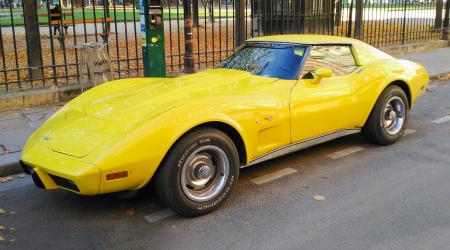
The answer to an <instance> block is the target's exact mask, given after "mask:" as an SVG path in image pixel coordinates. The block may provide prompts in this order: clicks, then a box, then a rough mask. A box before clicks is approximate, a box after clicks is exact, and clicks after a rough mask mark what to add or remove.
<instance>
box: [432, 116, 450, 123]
mask: <svg viewBox="0 0 450 250" xmlns="http://www.w3.org/2000/svg"><path fill="white" fill-rule="evenodd" d="M448 121H450V115H446V116H444V117H441V118H439V119H436V120H434V121H433V123H436V124H441V123H444V122H448Z"/></svg>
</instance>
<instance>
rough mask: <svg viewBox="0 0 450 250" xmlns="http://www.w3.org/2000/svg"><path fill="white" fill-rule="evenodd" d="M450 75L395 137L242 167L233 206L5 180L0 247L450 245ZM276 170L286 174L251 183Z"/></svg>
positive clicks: (355, 140) (356, 139)
mask: <svg viewBox="0 0 450 250" xmlns="http://www.w3.org/2000/svg"><path fill="white" fill-rule="evenodd" d="M449 83H450V81H447V82H440V84H441V85H439V86H436V87H433V88H431V89H430V90H429V91H428V92H427V94H426V96H424V97H423V98H422V99H420V100H419V101H418V103H417V105H416V106H415V108H414V109H413V111H412V113H411V117H410V122H409V126H408V127H409V130H408V133H407V134H406V135H405V136H404V137H403V138H402V139H401V140H400V141H399V142H398V143H396V144H394V145H392V146H386V147H379V146H375V145H372V144H370V143H368V142H366V141H365V140H364V139H363V138H362V137H361V136H360V135H353V136H348V137H346V138H342V139H339V140H336V141H333V142H330V143H326V144H323V145H320V146H317V147H314V148H311V149H308V150H305V151H302V152H299V153H294V154H291V155H289V156H286V157H282V158H279V159H275V160H272V161H270V162H266V163H263V164H259V165H256V166H254V167H252V168H248V169H244V170H242V171H241V179H240V180H239V183H238V185H237V188H236V189H235V190H234V192H233V194H232V195H231V197H230V199H229V200H228V201H227V202H226V203H225V205H224V206H223V207H222V208H221V209H219V210H218V211H216V212H214V213H212V214H209V215H206V216H203V217H199V218H194V219H189V218H183V217H180V216H178V215H173V213H172V212H171V211H170V210H167V209H166V208H164V207H163V205H162V204H161V203H160V202H159V201H158V199H157V198H156V197H155V195H154V193H153V192H152V190H149V191H146V192H143V193H141V194H140V195H139V196H137V197H135V198H132V199H119V198H116V197H112V196H109V195H104V196H97V197H82V196H78V195H76V194H72V193H69V192H65V191H44V190H40V189H37V188H35V187H34V186H33V185H31V183H30V179H29V177H25V178H18V176H15V177H14V179H13V181H11V182H8V183H0V190H2V191H0V193H1V194H2V196H0V208H3V209H4V210H5V213H4V214H0V225H2V226H4V227H5V229H4V230H0V235H1V236H3V237H4V239H5V240H4V241H0V248H2V249H29V248H35V249H75V248H76V249H103V248H110V249H125V248H133V249H449V247H450V181H449V180H450V119H448V118H449V117H448V116H449V113H450V84H449ZM443 117H444V118H443ZM440 118H441V119H440ZM279 171H281V172H279ZM270 173H272V174H273V173H281V174H282V173H284V174H288V175H287V176H284V177H282V178H279V179H275V180H272V181H270V182H266V183H264V184H260V185H257V184H255V183H254V182H252V181H255V180H258V181H256V182H258V183H260V182H261V180H262V182H264V180H265V181H268V180H270V178H266V177H263V178H259V179H256V178H258V177H262V176H265V175H266V174H270ZM315 195H321V196H323V197H324V198H325V200H323V201H317V200H315V199H313V196H315ZM11 212H12V213H11ZM11 228H12V229H11Z"/></svg>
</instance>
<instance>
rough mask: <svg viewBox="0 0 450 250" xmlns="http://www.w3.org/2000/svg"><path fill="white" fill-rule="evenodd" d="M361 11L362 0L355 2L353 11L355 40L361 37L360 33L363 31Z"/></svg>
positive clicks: (362, 7) (362, 6)
mask: <svg viewBox="0 0 450 250" xmlns="http://www.w3.org/2000/svg"><path fill="white" fill-rule="evenodd" d="M363 10H364V0H356V11H355V38H360V37H361V31H362V30H363V14H364V13H363Z"/></svg>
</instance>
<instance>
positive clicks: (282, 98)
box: [22, 35, 428, 195]
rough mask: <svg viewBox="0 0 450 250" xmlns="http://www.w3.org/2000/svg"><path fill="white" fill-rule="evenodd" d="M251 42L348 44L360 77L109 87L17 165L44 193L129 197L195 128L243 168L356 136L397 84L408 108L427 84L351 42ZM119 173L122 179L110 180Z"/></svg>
mask: <svg viewBox="0 0 450 250" xmlns="http://www.w3.org/2000/svg"><path fill="white" fill-rule="evenodd" d="M249 42H283V43H301V44H307V45H308V44H317V43H321V42H323V43H350V44H352V45H353V52H354V53H355V58H356V60H357V63H358V65H359V67H358V68H357V69H356V70H355V71H354V72H352V73H350V74H348V75H346V76H343V77H331V78H324V79H322V80H321V81H320V82H319V83H313V82H312V81H311V80H281V79H277V78H270V77H263V76H256V75H252V74H250V73H247V72H244V71H237V70H230V69H213V70H206V71H203V72H200V73H196V74H191V75H185V76H181V77H177V78H136V79H123V80H116V81H112V82H109V83H105V84H102V85H100V86H97V87H95V88H93V89H90V90H89V91H87V92H85V93H83V94H81V95H80V96H78V97H77V98H75V99H74V100H72V101H71V102H69V103H68V104H66V105H65V106H64V107H63V108H61V109H60V110H59V111H58V112H56V113H55V114H54V115H53V116H52V117H51V118H50V119H49V120H48V121H47V122H45V123H44V124H43V125H42V126H41V127H40V128H39V129H38V130H36V131H35V132H34V133H33V135H32V136H31V137H30V138H29V140H28V142H27V144H26V146H25V147H24V150H23V153H22V161H23V162H24V163H25V164H26V165H28V166H30V167H32V168H33V169H34V171H35V172H36V173H37V175H38V176H39V177H40V179H41V180H42V182H43V184H44V186H45V187H46V188H48V189H51V188H55V187H61V188H66V189H68V190H71V191H74V192H77V193H80V194H86V195H95V194H100V193H110V192H117V191H124V190H136V189H139V188H141V187H143V186H144V185H146V184H147V183H148V182H149V181H150V180H151V178H152V176H153V175H154V174H155V172H156V171H157V169H158V167H159V166H160V165H161V162H162V161H163V160H164V157H165V156H166V155H167V153H168V152H170V149H171V147H172V146H173V145H174V144H175V143H176V142H177V140H179V139H180V138H181V137H182V136H183V135H185V134H186V133H188V132H189V131H190V130H192V129H193V128H196V127H198V126H202V125H205V124H209V125H211V126H219V127H224V126H225V127H226V128H227V129H229V130H233V131H235V133H236V134H237V135H238V136H239V139H240V140H241V141H242V144H243V148H242V149H241V151H243V152H241V156H242V155H243V156H245V158H241V164H242V165H243V166H245V165H248V164H250V163H251V162H252V161H253V160H254V159H257V158H258V157H261V156H264V155H265V154H267V153H269V152H272V151H274V150H276V149H279V148H282V147H285V146H287V145H289V144H292V143H297V142H299V141H303V140H307V139H310V138H313V137H317V136H320V135H324V134H327V133H330V132H333V131H338V130H341V129H348V128H361V127H362V126H364V123H365V121H366V120H367V117H368V116H369V114H370V111H371V110H372V108H373V106H374V104H375V102H376V100H377V98H378V96H379V95H380V94H381V92H382V91H383V90H384V89H385V88H386V86H387V85H389V84H391V83H393V82H395V81H402V82H403V83H405V84H407V86H408V88H409V92H410V93H409V95H410V99H411V104H412V103H414V102H415V100H416V98H417V97H419V96H420V95H422V94H423V93H424V91H425V89H426V85H427V84H428V75H427V73H426V71H425V70H424V69H423V67H421V66H420V65H418V64H416V63H412V62H408V61H402V60H397V59H394V58H393V57H391V56H389V55H387V54H385V53H383V52H381V51H378V50H376V49H374V48H372V47H370V46H369V45H365V44H363V43H361V42H359V41H357V40H354V39H348V38H339V37H332V36H319V35H306V36H305V35H303V36H302V35H287V36H273V37H265V38H264V37H263V38H257V39H251V40H250V41H249ZM371 50H374V51H375V52H376V53H378V55H377V54H376V53H375V52H374V53H375V54H374V53H372V52H373V51H372V52H371ZM358 51H359V52H358ZM358 55H361V56H359V57H358ZM360 61H364V64H362V63H361V62H360ZM121 172H126V177H124V178H119V179H111V180H108V179H107V176H109V175H111V174H117V173H121ZM50 175H52V176H57V177H61V178H64V179H67V180H68V181H69V182H70V183H74V184H75V185H76V186H77V187H78V189H79V190H73V189H71V188H67V187H65V186H64V185H63V184H57V183H55V181H53V180H54V179H52V178H50V177H49V176H50Z"/></svg>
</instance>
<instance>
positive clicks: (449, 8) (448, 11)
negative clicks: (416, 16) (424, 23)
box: [442, 0, 450, 40]
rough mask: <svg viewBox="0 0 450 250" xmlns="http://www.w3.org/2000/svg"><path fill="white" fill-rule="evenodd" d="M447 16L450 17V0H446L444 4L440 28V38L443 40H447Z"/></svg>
mask: <svg viewBox="0 0 450 250" xmlns="http://www.w3.org/2000/svg"><path fill="white" fill-rule="evenodd" d="M449 18H450V0H447V3H446V4H445V17H444V27H443V29H442V39H443V40H448V32H449V30H448V28H449V27H448V26H449Z"/></svg>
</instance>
